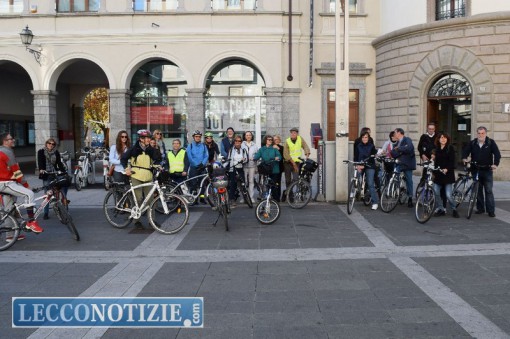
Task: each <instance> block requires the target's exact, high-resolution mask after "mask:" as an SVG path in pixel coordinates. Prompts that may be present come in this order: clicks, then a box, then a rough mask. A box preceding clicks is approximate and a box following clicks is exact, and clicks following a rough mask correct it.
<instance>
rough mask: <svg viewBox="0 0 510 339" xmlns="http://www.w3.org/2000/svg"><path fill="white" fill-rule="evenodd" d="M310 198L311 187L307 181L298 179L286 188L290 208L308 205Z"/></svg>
mask: <svg viewBox="0 0 510 339" xmlns="http://www.w3.org/2000/svg"><path fill="white" fill-rule="evenodd" d="M311 199H312V188H311V187H310V184H309V183H308V182H307V181H304V180H298V181H295V182H293V183H292V184H290V186H289V188H288V189H287V203H288V204H289V206H290V207H291V208H294V209H300V208H303V207H305V206H306V205H308V203H309V202H310V200H311Z"/></svg>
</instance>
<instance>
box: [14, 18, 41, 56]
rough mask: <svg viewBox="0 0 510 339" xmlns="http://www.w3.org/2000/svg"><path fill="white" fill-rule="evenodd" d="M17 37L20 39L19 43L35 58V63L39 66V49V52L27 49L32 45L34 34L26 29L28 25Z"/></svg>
mask: <svg viewBox="0 0 510 339" xmlns="http://www.w3.org/2000/svg"><path fill="white" fill-rule="evenodd" d="M19 36H20V38H21V42H22V43H23V45H25V47H26V49H27V51H29V52H30V53H32V55H33V56H34V58H35V61H37V63H38V64H39V65H41V48H39V50H35V49H33V48H30V47H28V46H30V45H31V44H32V40H33V39H34V34H33V33H32V31H31V30H30V29H29V28H28V25H27V26H26V27H25V28H24V29H23V30H22V31H21V33H20V34H19Z"/></svg>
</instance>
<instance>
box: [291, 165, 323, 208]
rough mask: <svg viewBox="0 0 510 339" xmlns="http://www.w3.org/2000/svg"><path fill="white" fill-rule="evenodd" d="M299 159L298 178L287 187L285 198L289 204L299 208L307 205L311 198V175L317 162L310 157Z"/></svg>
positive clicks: (315, 168)
mask: <svg viewBox="0 0 510 339" xmlns="http://www.w3.org/2000/svg"><path fill="white" fill-rule="evenodd" d="M299 159H300V160H301V163H300V164H299V166H300V167H299V178H298V180H296V181H294V182H293V183H291V184H290V185H289V187H287V190H286V191H287V195H286V199H287V202H288V203H289V206H290V207H291V208H294V209H300V208H303V207H305V206H306V205H308V203H309V202H310V200H311V199H312V185H311V181H312V176H313V173H314V172H315V171H316V170H317V167H318V166H319V164H317V162H316V161H313V160H312V159H306V160H303V159H301V158H299Z"/></svg>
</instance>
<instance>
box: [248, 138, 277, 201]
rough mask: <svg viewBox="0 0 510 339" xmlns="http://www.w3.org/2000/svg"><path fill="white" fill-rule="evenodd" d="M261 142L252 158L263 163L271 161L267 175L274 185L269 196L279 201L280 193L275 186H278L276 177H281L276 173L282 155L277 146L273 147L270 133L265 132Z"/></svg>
mask: <svg viewBox="0 0 510 339" xmlns="http://www.w3.org/2000/svg"><path fill="white" fill-rule="evenodd" d="M262 142H263V143H264V146H262V147H261V148H260V149H259V150H258V151H257V153H256V154H255V155H254V156H253V160H255V161H257V160H259V159H262V162H265V163H270V162H271V161H272V162H273V167H272V172H271V174H269V177H270V178H271V180H273V182H274V183H275V186H276V187H275V189H273V190H272V191H271V196H272V197H273V199H275V200H276V201H279V200H280V193H279V191H278V190H277V189H276V188H277V187H278V186H279V184H278V177H280V178H281V175H280V176H279V175H278V174H279V173H280V160H281V159H282V155H281V154H280V152H279V151H278V148H277V147H276V148H275V147H273V137H271V136H270V135H267V134H266V136H265V137H264V139H263V140H262Z"/></svg>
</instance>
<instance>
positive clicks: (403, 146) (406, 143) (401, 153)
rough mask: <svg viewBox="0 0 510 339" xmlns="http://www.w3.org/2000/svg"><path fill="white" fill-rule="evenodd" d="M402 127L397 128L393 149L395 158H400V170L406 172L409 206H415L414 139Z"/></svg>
mask: <svg viewBox="0 0 510 339" xmlns="http://www.w3.org/2000/svg"><path fill="white" fill-rule="evenodd" d="M404 134H405V133H404V130H403V129H402V128H397V129H395V137H396V138H397V140H398V142H397V146H396V147H395V148H393V150H392V151H391V156H392V157H393V158H398V160H399V163H398V164H397V167H399V171H402V172H404V175H405V177H406V184H407V197H408V200H407V207H413V171H414V170H415V169H416V157H415V156H414V145H413V141H412V140H411V139H410V138H408V137H406V136H405V135H404Z"/></svg>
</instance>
